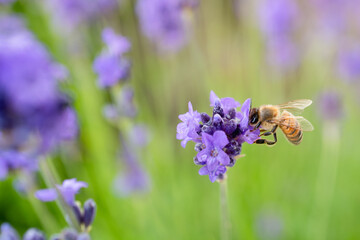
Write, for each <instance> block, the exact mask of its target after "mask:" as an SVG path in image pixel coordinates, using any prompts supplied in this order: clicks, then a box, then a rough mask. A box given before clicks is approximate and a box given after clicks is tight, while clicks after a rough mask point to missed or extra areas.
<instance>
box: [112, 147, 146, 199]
mask: <svg viewBox="0 0 360 240" xmlns="http://www.w3.org/2000/svg"><path fill="white" fill-rule="evenodd" d="M133 144H134V143H133ZM122 146H123V149H122V151H123V152H122V160H123V162H124V168H125V169H124V170H123V171H122V172H121V173H120V174H119V175H118V176H117V177H116V179H115V181H114V190H115V192H116V193H117V194H118V195H119V196H120V197H127V196H129V195H131V194H133V193H143V192H147V191H148V190H149V188H150V178H149V176H148V174H147V173H146V172H145V170H144V169H143V168H142V167H141V165H140V163H139V159H138V156H137V154H136V151H135V149H137V148H139V146H137V145H132V147H131V146H129V145H127V143H126V142H125V141H122Z"/></svg>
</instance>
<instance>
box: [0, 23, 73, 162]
mask: <svg viewBox="0 0 360 240" xmlns="http://www.w3.org/2000/svg"><path fill="white" fill-rule="evenodd" d="M19 63H21V64H19ZM64 76H66V69H65V68H64V67H63V66H62V65H60V64H58V63H56V62H54V61H53V60H52V59H51V56H50V55H49V53H48V52H47V50H46V48H45V47H44V46H43V45H42V44H41V43H40V42H38V41H37V39H36V38H35V37H34V36H33V34H32V33H31V32H29V31H28V30H27V29H26V28H25V26H24V25H23V24H22V21H21V19H19V18H17V17H14V16H5V17H4V16H2V17H1V21H0V131H4V132H6V135H4V138H3V139H1V141H0V150H1V149H4V150H9V149H24V148H27V147H28V146H30V145H32V156H35V155H36V154H39V153H41V152H45V151H49V150H51V149H52V148H53V147H54V146H56V145H57V144H58V143H59V142H60V141H61V140H65V139H69V138H73V137H75V135H76V132H77V123H76V116H75V113H74V111H73V110H72V109H71V108H70V106H69V101H68V99H67V97H66V96H65V95H64V94H63V93H62V92H60V91H59V89H58V83H59V80H62V78H63V77H64ZM39 93H41V94H39ZM19 134H21V136H20V137H19ZM34 136H36V138H37V139H38V140H37V141H33V142H32V143H28V141H30V139H33V138H34ZM19 139H20V141H19ZM34 143H35V144H34ZM27 150H28V149H27ZM28 151H29V150H28Z"/></svg>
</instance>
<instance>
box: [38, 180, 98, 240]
mask: <svg viewBox="0 0 360 240" xmlns="http://www.w3.org/2000/svg"><path fill="white" fill-rule="evenodd" d="M87 186H88V184H87V183H86V182H82V181H77V180H76V179H75V178H73V179H66V180H64V181H63V183H62V184H61V185H56V187H55V188H48V189H42V190H38V191H37V192H35V197H36V198H37V199H39V200H41V201H43V202H49V201H54V200H56V199H57V198H59V197H61V198H62V200H63V201H64V202H65V203H66V204H67V205H68V206H69V207H70V208H71V210H72V211H73V214H74V215H75V217H76V220H77V223H78V224H79V226H80V227H81V229H82V230H83V231H84V232H87V231H88V229H89V228H90V226H91V224H92V222H93V221H94V217H95V214H96V203H95V202H94V200H92V199H88V200H87V201H86V202H85V203H84V206H83V207H81V205H80V203H79V202H75V195H76V194H77V193H78V192H79V190H80V189H81V188H86V187H87ZM58 193H60V196H59V195H58ZM67 234H70V236H72V235H74V234H77V233H76V231H75V230H69V231H68V230H65V231H64V232H63V233H62V234H59V235H58V236H57V237H58V238H55V239H68V238H66V237H65V236H66V235H67ZM86 235H87V233H86ZM61 236H63V237H61ZM70 239H78V238H70ZM80 239H82V238H80ZM84 239H89V237H88V238H84Z"/></svg>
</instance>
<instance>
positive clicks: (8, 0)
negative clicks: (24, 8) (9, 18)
mask: <svg viewBox="0 0 360 240" xmlns="http://www.w3.org/2000/svg"><path fill="white" fill-rule="evenodd" d="M12 2H15V0H0V4H9V3H12Z"/></svg>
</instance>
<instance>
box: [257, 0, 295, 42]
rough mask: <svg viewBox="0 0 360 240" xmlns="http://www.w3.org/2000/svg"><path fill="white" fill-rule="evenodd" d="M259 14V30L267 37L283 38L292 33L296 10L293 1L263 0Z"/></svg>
mask: <svg viewBox="0 0 360 240" xmlns="http://www.w3.org/2000/svg"><path fill="white" fill-rule="evenodd" d="M259 14H260V25H261V29H262V31H263V32H264V33H265V34H266V35H267V36H272V37H275V36H284V35H289V34H291V33H292V32H293V31H294V26H295V25H296V19H297V17H298V8H297V6H296V3H295V1H288V0H264V2H263V3H262V5H261V6H260V12H259Z"/></svg>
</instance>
